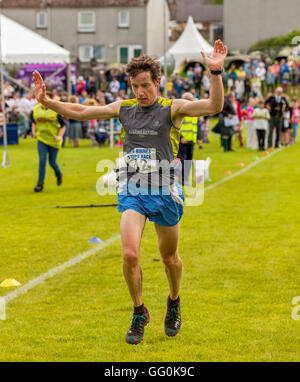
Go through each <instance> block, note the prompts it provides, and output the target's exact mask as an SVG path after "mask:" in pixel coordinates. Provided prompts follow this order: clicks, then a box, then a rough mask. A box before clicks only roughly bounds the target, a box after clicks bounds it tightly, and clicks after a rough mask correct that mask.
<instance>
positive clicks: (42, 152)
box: [31, 103, 66, 192]
mask: <svg viewBox="0 0 300 382" xmlns="http://www.w3.org/2000/svg"><path fill="white" fill-rule="evenodd" d="M31 119H32V136H33V137H34V138H36V139H37V148H38V154H39V176H38V183H37V185H36V186H35V187H34V191H35V192H41V191H42V190H43V188H44V179H45V175H46V164H47V154H48V155H49V156H48V160H49V164H50V166H51V167H52V168H53V170H54V172H55V175H56V178H57V185H58V186H60V185H61V184H62V177H63V174H62V172H61V170H60V168H59V166H58V164H57V162H56V158H57V154H58V150H59V149H60V148H61V144H62V138H63V135H64V132H65V130H66V126H65V122H64V120H63V118H62V116H61V115H59V114H57V113H56V112H55V111H53V110H51V109H48V108H47V107H45V106H44V105H42V104H41V103H38V104H37V105H36V106H35V108H34V110H33V112H32V113H31Z"/></svg>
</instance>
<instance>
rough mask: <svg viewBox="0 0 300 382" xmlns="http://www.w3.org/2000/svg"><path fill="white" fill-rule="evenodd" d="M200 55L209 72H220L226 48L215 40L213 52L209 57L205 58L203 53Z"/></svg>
mask: <svg viewBox="0 0 300 382" xmlns="http://www.w3.org/2000/svg"><path fill="white" fill-rule="evenodd" d="M201 54H202V57H203V60H204V62H205V63H206V65H207V66H208V68H209V69H210V70H221V69H222V68H223V66H224V60H225V57H226V55H227V46H226V45H224V44H223V43H222V41H221V40H217V41H215V45H214V51H213V54H212V55H211V57H207V56H206V55H205V53H204V52H201Z"/></svg>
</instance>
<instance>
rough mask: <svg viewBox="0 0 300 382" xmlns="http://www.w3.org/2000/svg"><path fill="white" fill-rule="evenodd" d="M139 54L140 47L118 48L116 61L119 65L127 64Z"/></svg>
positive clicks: (127, 46) (140, 51)
mask: <svg viewBox="0 0 300 382" xmlns="http://www.w3.org/2000/svg"><path fill="white" fill-rule="evenodd" d="M141 54H142V47H141V45H122V46H119V50H118V60H119V62H120V64H128V62H129V61H130V60H131V59H132V58H134V57H139V56H140V55H141Z"/></svg>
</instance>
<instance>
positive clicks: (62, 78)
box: [18, 64, 76, 89]
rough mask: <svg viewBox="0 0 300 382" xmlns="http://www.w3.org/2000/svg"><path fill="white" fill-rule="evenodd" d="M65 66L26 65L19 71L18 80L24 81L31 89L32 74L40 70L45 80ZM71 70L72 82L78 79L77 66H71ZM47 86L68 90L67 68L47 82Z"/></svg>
mask: <svg viewBox="0 0 300 382" xmlns="http://www.w3.org/2000/svg"><path fill="white" fill-rule="evenodd" d="M64 66H65V64H28V65H24V66H22V67H21V68H20V70H19V71H18V80H22V82H23V83H24V85H26V86H27V87H30V85H31V84H32V82H33V81H32V73H33V72H34V71H35V70H38V71H39V72H40V73H41V75H42V77H43V79H44V80H45V79H46V78H47V77H49V76H51V75H52V74H53V73H55V72H56V71H57V70H59V69H61V68H62V67H64ZM70 70H71V82H72V83H73V80H74V79H76V65H72V64H71V65H70ZM47 85H50V87H51V88H57V87H62V88H64V89H66V88H67V67H65V69H63V70H62V71H61V72H59V73H58V74H57V75H55V76H54V77H53V78H51V79H50V80H49V81H47Z"/></svg>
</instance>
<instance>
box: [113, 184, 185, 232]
mask: <svg viewBox="0 0 300 382" xmlns="http://www.w3.org/2000/svg"><path fill="white" fill-rule="evenodd" d="M136 190H137V189H136V188H132V187H131V184H130V181H129V182H128V183H127V186H125V187H123V188H122V189H121V190H120V189H119V192H118V211H119V212H124V211H126V210H135V211H137V212H139V213H140V214H142V215H144V216H146V217H147V218H148V219H149V220H150V221H152V222H154V223H156V224H157V225H159V226H167V227H172V226H174V225H176V224H177V223H178V222H179V221H180V219H181V217H182V215H183V201H184V195H183V191H182V188H181V186H180V185H179V184H173V185H172V186H170V187H159V188H156V189H155V191H153V190H152V194H151V191H150V189H147V190H146V189H145V188H140V189H139V191H140V192H138V193H137V192H136ZM153 192H155V195H153Z"/></svg>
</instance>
